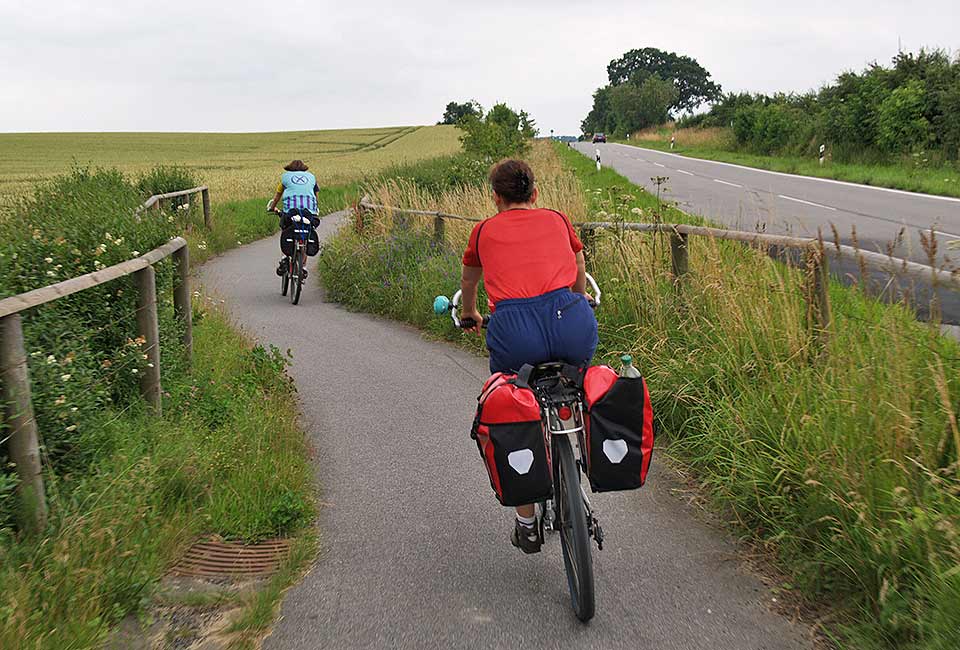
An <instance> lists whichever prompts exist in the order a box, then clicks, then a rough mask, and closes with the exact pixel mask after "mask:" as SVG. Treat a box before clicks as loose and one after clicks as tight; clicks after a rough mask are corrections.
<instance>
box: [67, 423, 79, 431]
mask: <svg viewBox="0 0 960 650" xmlns="http://www.w3.org/2000/svg"><path fill="white" fill-rule="evenodd" d="M76 430H77V425H75V424H71V425H70V426H69V427H67V431H76Z"/></svg>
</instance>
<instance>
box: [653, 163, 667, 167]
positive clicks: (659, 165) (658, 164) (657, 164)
mask: <svg viewBox="0 0 960 650" xmlns="http://www.w3.org/2000/svg"><path fill="white" fill-rule="evenodd" d="M653 164H654V165H656V166H657V167H666V165H661V164H660V163H653Z"/></svg>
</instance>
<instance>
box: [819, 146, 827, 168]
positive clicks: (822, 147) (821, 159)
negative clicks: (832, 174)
mask: <svg viewBox="0 0 960 650" xmlns="http://www.w3.org/2000/svg"><path fill="white" fill-rule="evenodd" d="M826 153H827V145H825V144H822V145H820V166H821V167H823V157H824V156H825V155H826Z"/></svg>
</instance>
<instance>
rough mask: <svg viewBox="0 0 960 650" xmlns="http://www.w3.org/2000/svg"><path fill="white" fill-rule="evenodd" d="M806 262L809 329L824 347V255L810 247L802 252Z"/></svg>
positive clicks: (827, 321)
mask: <svg viewBox="0 0 960 650" xmlns="http://www.w3.org/2000/svg"><path fill="white" fill-rule="evenodd" d="M804 261H805V262H806V267H807V268H806V273H807V287H806V291H805V292H804V294H805V298H806V301H807V314H808V323H809V327H810V328H811V329H812V330H813V332H814V335H815V336H816V337H817V340H818V341H819V343H820V345H821V346H822V347H826V344H827V341H828V340H829V339H830V322H831V318H830V295H829V291H828V289H829V286H830V274H829V267H828V262H827V257H826V255H824V254H823V249H822V248H819V247H816V248H815V247H810V248H808V249H807V250H806V251H805V252H804Z"/></svg>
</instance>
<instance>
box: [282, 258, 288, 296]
mask: <svg viewBox="0 0 960 650" xmlns="http://www.w3.org/2000/svg"><path fill="white" fill-rule="evenodd" d="M283 266H284V269H283V275H281V276H280V295H281V296H285V295H287V289H289V288H290V261H289V260H283Z"/></svg>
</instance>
